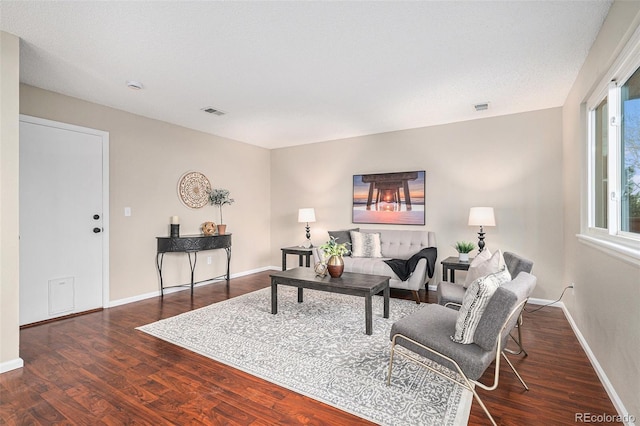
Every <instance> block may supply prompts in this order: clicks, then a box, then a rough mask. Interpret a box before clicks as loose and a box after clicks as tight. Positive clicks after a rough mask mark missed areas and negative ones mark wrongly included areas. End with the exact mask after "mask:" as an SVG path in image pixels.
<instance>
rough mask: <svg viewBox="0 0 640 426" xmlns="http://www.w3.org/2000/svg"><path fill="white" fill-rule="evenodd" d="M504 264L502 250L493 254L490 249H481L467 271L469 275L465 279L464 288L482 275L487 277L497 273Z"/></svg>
mask: <svg viewBox="0 0 640 426" xmlns="http://www.w3.org/2000/svg"><path fill="white" fill-rule="evenodd" d="M503 266H504V259H503V258H502V252H501V251H500V250H498V251H496V252H495V253H493V255H492V254H491V252H489V250H488V249H484V250H483V251H481V252H480V253H479V254H478V255H477V256H476V257H474V258H473V260H472V261H471V264H470V265H469V270H468V271H467V277H466V278H465V280H464V284H463V286H464V288H467V287H469V286H470V285H471V283H472V282H474V281H475V280H477V279H478V278H480V277H486V276H487V275H489V274H495V273H496V272H498V271H499V270H500V269H502V267H503Z"/></svg>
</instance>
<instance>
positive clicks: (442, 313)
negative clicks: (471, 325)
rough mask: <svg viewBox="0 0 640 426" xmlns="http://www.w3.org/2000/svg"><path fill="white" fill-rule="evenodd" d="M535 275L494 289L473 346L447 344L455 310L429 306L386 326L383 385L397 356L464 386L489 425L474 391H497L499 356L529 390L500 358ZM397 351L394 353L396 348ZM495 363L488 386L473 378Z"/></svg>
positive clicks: (523, 273)
mask: <svg viewBox="0 0 640 426" xmlns="http://www.w3.org/2000/svg"><path fill="white" fill-rule="evenodd" d="M535 285H536V277H535V276H533V275H531V274H529V273H527V272H521V273H519V274H518V276H517V277H515V278H514V279H512V280H511V281H509V282H507V283H505V284H503V285H502V286H500V287H499V288H498V289H497V290H496V292H495V293H494V294H493V296H492V297H491V299H490V300H489V303H488V305H487V308H486V310H485V311H484V313H483V314H482V317H481V318H480V322H479V324H478V327H477V329H476V331H475V334H474V339H473V340H474V343H471V344H466V345H465V344H461V343H456V342H454V341H453V340H451V336H453V335H454V334H455V329H456V319H457V316H458V312H457V311H456V310H453V309H449V308H446V307H444V306H442V305H436V304H429V305H427V306H425V307H424V308H422V309H420V310H419V311H417V312H415V313H413V314H411V315H408V316H406V317H404V318H402V319H400V320H399V321H396V322H395V323H394V324H393V326H392V327H391V335H390V338H391V342H392V345H391V356H390V358H389V373H388V376H387V385H391V384H392V381H391V378H392V376H391V375H392V368H393V359H394V356H395V355H396V354H397V355H399V356H403V357H405V358H408V359H409V360H411V361H413V362H416V363H418V364H420V365H422V366H423V367H425V368H427V369H429V370H431V371H433V372H434V373H436V374H439V375H441V376H442V377H444V378H446V379H448V380H451V381H453V382H455V383H458V384H459V385H461V386H463V387H465V388H466V389H468V390H469V391H471V392H472V393H473V396H474V398H475V399H476V401H477V402H478V403H479V404H480V406H481V407H482V409H483V410H484V412H485V413H486V414H487V416H488V417H489V419H490V420H491V422H492V423H493V424H494V425H495V424H496V423H495V421H494V420H493V417H492V416H491V414H490V413H489V410H488V409H487V407H486V406H485V405H484V403H483V402H482V400H481V399H480V396H479V395H478V393H477V392H476V390H475V387H476V386H478V387H481V388H483V389H486V390H494V389H496V388H497V387H498V380H499V374H500V359H501V357H502V358H503V359H504V360H505V361H506V362H507V364H508V365H509V367H511V370H512V371H513V372H514V373H515V375H516V376H517V377H518V379H519V380H520V382H521V383H522V385H523V386H524V388H525V389H526V390H529V388H528V387H527V385H526V383H525V382H524V381H523V380H522V377H520V375H519V374H518V372H517V371H516V369H515V368H514V366H513V364H511V362H510V361H509V359H507V357H506V355H505V351H504V350H505V348H506V345H507V341H508V336H509V335H510V332H511V331H512V330H513V328H514V327H515V326H516V324H517V323H518V320H519V318H520V315H521V313H522V310H523V309H524V306H525V304H526V303H527V300H528V298H529V296H530V294H531V292H532V291H533V289H534V288H535ZM397 345H399V346H402V347H403V348H402V349H400V350H398V348H396V346H397ZM420 357H424V358H428V359H430V360H432V361H435V362H436V363H438V364H441V365H443V366H445V367H447V368H449V369H451V370H453V371H455V372H457V373H458V377H455V376H452V375H447V374H445V373H443V372H441V371H438V369H436V368H434V367H432V366H431V365H429V364H427V363H425V362H424V360H423V359H422V360H421V359H420ZM494 361H495V363H496V365H495V373H494V380H493V384H491V385H485V384H483V383H480V382H479V381H478V380H479V379H480V378H481V377H482V375H483V374H484V372H485V370H486V369H487V368H488V367H489V365H491V364H492V363H493V362H494Z"/></svg>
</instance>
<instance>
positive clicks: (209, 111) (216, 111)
mask: <svg viewBox="0 0 640 426" xmlns="http://www.w3.org/2000/svg"><path fill="white" fill-rule="evenodd" d="M202 111H204V112H208V113H209V114H215V115H225V114H226V112H224V111H220V110H219V109H215V108H213V107H204V108H202Z"/></svg>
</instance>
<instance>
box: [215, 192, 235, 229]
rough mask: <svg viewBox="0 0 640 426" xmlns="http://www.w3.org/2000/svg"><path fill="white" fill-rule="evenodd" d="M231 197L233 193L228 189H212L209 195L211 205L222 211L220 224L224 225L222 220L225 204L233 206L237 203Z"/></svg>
mask: <svg viewBox="0 0 640 426" xmlns="http://www.w3.org/2000/svg"><path fill="white" fill-rule="evenodd" d="M230 195H231V193H230V192H229V190H228V189H212V190H211V192H210V193H209V203H211V205H212V206H218V208H219V209H220V223H224V221H223V220H222V206H224V205H225V204H233V202H234V201H235V200H234V199H233V198H230V197H229V196H230Z"/></svg>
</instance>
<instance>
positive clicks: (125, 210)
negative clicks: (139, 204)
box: [124, 207, 131, 216]
mask: <svg viewBox="0 0 640 426" xmlns="http://www.w3.org/2000/svg"><path fill="white" fill-rule="evenodd" d="M124 215H125V216H131V207H125V208H124Z"/></svg>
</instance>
